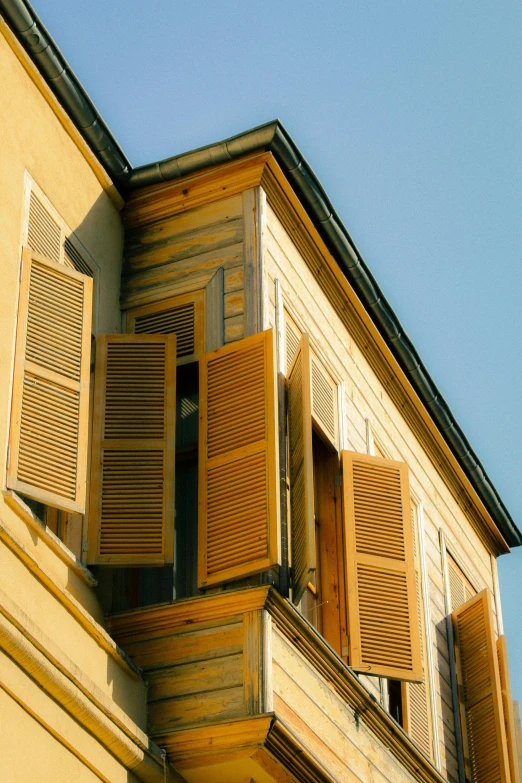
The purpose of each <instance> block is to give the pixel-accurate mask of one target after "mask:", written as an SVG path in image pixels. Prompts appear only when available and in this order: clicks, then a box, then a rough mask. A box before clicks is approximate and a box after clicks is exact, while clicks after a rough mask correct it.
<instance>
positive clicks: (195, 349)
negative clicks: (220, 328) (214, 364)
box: [127, 291, 205, 364]
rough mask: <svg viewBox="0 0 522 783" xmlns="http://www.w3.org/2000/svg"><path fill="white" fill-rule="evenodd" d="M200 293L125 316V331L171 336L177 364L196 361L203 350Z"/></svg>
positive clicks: (146, 307) (202, 308)
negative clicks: (173, 336) (173, 337)
mask: <svg viewBox="0 0 522 783" xmlns="http://www.w3.org/2000/svg"><path fill="white" fill-rule="evenodd" d="M204 305H205V302H204V293H203V291H196V292H194V293H192V294H186V295H182V296H177V297H173V298H172V299H167V300H166V301H163V302H155V303H154V304H150V305H144V306H143V307H139V308H136V309H133V310H130V311H129V312H128V313H127V331H129V332H134V333H135V334H175V335H176V354H177V359H178V364H185V363H187V362H192V361H195V360H196V359H198V358H199V357H200V356H201V354H202V353H203V351H204V334H205V323H204Z"/></svg>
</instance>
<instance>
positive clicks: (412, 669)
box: [342, 451, 422, 682]
mask: <svg viewBox="0 0 522 783" xmlns="http://www.w3.org/2000/svg"><path fill="white" fill-rule="evenodd" d="M342 466H343V516H344V525H345V547H346V572H347V594H348V598H347V603H348V636H349V662H350V666H351V667H352V668H354V669H356V670H358V671H362V672H366V673H367V674H373V675H379V676H381V677H390V678H392V679H396V680H409V681H413V682H422V663H421V654H420V635H419V625H418V616H417V608H416V596H415V568H414V558H413V541H412V531H411V522H410V499H409V491H408V468H407V466H406V465H405V464H404V463H402V462H394V461H393V460H390V459H383V458H381V457H371V456H368V455H366V454H357V453H355V452H351V451H343V452H342Z"/></svg>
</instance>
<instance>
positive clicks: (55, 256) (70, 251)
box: [7, 174, 97, 558]
mask: <svg viewBox="0 0 522 783" xmlns="http://www.w3.org/2000/svg"><path fill="white" fill-rule="evenodd" d="M25 190H26V195H27V199H26V217H25V220H24V227H23V236H22V241H23V244H24V245H26V246H27V248H28V249H30V250H31V251H33V253H32V254H31V253H29V252H27V253H26V254H25V255H26V262H25V265H24V264H23V263H22V276H23V279H22V280H21V290H20V307H19V319H18V337H17V354H16V355H17V364H16V366H15V379H14V383H15V387H16V393H15V394H16V396H14V397H13V400H14V401H15V403H16V401H18V402H20V400H19V396H20V387H19V386H18V385H17V384H18V381H19V379H20V373H21V372H22V370H21V369H20V367H21V363H22V361H23V360H22V354H23V352H24V351H25V350H28V351H29V354H31V351H33V349H34V342H35V340H36V341H39V342H42V343H43V338H42V333H45V339H46V341H47V348H46V350H47V358H46V359H45V360H44V359H43V354H41V355H40V358H39V360H37V361H36V364H37V365H38V366H39V368H40V370H39V371H40V373H41V372H46V371H49V370H50V369H51V371H52V369H53V368H54V369H58V364H59V363H58V361H56V362H53V359H52V352H53V351H54V350H55V348H56V345H57V344H58V343H59V344H60V348H61V351H62V354H63V355H62V357H61V360H62V364H61V367H62V369H63V368H64V367H65V365H64V360H66V361H68V359H67V358H66V357H69V358H70V355H71V350H72V351H73V353H75V352H76V353H77V347H74V346H72V344H71V339H70V338H71V336H72V334H73V332H72V331H71V332H69V333H68V335H67V337H68V338H69V343H67V341H65V340H64V339H63V334H62V336H61V337H60V336H59V330H60V324H61V325H62V327H63V326H64V320H63V318H68V319H69V321H68V323H69V326H70V325H71V323H72V322H73V321H74V322H76V321H75V318H76V316H75V314H74V313H73V298H74V294H73V293H72V288H71V286H73V285H74V284H73V283H71V280H70V279H69V278H68V277H67V272H66V270H67V269H70V270H75V271H76V272H79V273H80V274H81V275H85V276H87V277H89V278H91V279H92V284H91V286H90V289H88V288H87V287H85V292H86V293H85V297H84V299H83V303H82V306H84V307H85V308H88V310H89V312H88V313H87V312H86V313H85V316H86V319H85V321H84V320H83V319H81V320H82V323H83V325H84V326H85V325H86V324H87V318H89V319H90V318H91V317H92V300H93V288H94V286H95V285H96V274H97V269H96V265H95V263H94V261H93V260H92V258H91V257H90V256H89V254H88V252H87V251H86V249H85V248H84V247H83V246H82V245H81V243H80V242H79V240H78V238H77V237H76V235H75V234H74V233H73V232H72V231H71V230H70V228H69V227H68V226H67V224H66V223H65V221H64V220H63V219H62V217H61V216H60V215H59V214H58V212H57V211H56V210H55V209H54V207H53V205H52V204H51V203H50V201H49V200H48V199H47V197H46V196H45V194H44V193H43V192H42V191H41V190H40V188H39V187H38V185H36V183H34V182H33V181H32V179H31V177H30V176H29V175H28V174H26V176H25ZM35 254H37V255H38V256H39V257H40V258H39V261H38V263H37V264H36V266H35V267H34V269H33V268H32V263H33V260H34V259H36V255H35ZM33 256H34V259H33ZM29 259H31V260H29ZM46 259H48V260H49V261H51V263H52V262H54V263H55V264H57V265H58V267H57V268H56V269H55V274H58V278H59V279H60V283H59V286H60V287H61V289H62V293H61V295H60V294H58V291H54V292H53V294H54V298H55V301H54V304H53V303H52V302H51V300H50V299H49V302H46V295H45V294H43V290H44V288H45V285H47V284H48V283H49V282H50V281H51V279H54V278H52V273H51V272H50V271H49V270H50V266H49V265H48V266H47V267H46V269H47V272H45V271H44V267H45V262H46ZM31 270H32V271H31ZM61 273H63V274H61ZM43 278H46V279H47V282H46V283H45V282H44V279H43ZM72 279H74V275H73V276H72ZM76 280H78V278H76ZM51 285H54V283H52V284H51ZM37 291H38V292H39V293H38V294H36V292H37ZM29 296H31V298H32V301H33V306H32V307H31V308H28V307H27V305H26V303H24V302H25V299H26V298H28V297H29ZM59 296H62V297H63V296H65V297H66V299H68V301H67V302H66V304H65V309H64V310H63V312H62V316H63V318H62V320H61V321H60V320H59V319H56V318H55V317H54V316H53V315H52V312H53V311H52V310H51V308H52V307H54V308H56V306H58V307H59V308H62V307H64V303H63V301H62V302H60V303H58V301H57V297H59ZM36 297H37V298H38V302H37V300H36ZM71 297H72V298H71ZM36 302H37V303H36ZM48 305H49V309H50V313H49V318H48V321H47V323H44V320H45V318H46V310H47V307H48ZM54 312H55V311H54ZM42 318H43V319H44V320H42ZM71 319H72V320H71ZM76 323H77V324H78V322H76ZM64 328H65V331H68V327H64ZM82 339H86V334H84V337H83V338H82ZM89 339H90V336H89ZM53 341H57V342H56V343H53ZM24 343H25V347H24ZM31 343H33V348H31ZM80 350H81V351H82V352H83V354H84V355H85V357H87V356H88V354H89V351H88V350H87V347H86V345H83V346H82V347H81V349H80ZM33 359H34V356H33ZM31 361H32V359H31V358H30V356H29V362H31ZM33 369H35V368H34V367H33ZM82 372H83V371H82ZM66 374H67V371H66ZM30 377H31V378H32V376H31V375H30V373H29V374H28V376H27V377H26V379H25V381H24V383H23V384H22V386H23V387H24V388H25V390H26V398H25V406H24V409H23V416H24V418H23V421H21V422H20V425H21V427H22V430H23V432H24V433H26V435H27V433H28V432H29V430H30V431H31V432H32V434H33V439H34V441H35V442H34V444H33V446H34V448H39V447H37V446H36V432H37V431H36V429H35V422H34V421H32V419H31V416H30V415H29V410H30V408H31V397H30V394H29V387H30V385H31V384H33V385H34V389H33V392H34V393H36V385H39V389H38V393H43V388H42V385H41V384H42V378H41V377H40V380H39V381H38V382H36V381H35V379H34V378H32V380H29V378H30ZM48 380H49V379H48ZM81 383H82V385H85V373H84V375H83V378H82V381H81ZM35 384H36V385H35ZM87 385H88V384H87ZM53 388H54V387H53V386H52V382H51V385H50V386H48V387H47V392H46V393H45V394H47V395H48V394H50V393H52V392H51V390H52V389H53ZM54 392H55V393H56V389H55V390H54ZM62 395H63V387H62ZM46 399H47V403H48V404H49V401H50V400H49V398H48V397H46ZM64 399H65V398H63V396H62V403H63V404H66V403H64ZM39 404H40V403H39ZM15 409H17V405H16V404H15ZM18 413H20V411H18ZM33 413H34V410H33ZM69 413H70V411H69ZM55 414H56V411H55ZM13 415H17V413H16V410H15V411H14V412H13ZM56 415H57V414H56ZM42 416H43V418H44V419H45V412H44V411H43V409H42ZM78 416H79V418H80V419H81V421H82V425H81V427H82V429H83V428H84V420H85V411H84V407H83V402H82V410H81V411H79V412H78ZM55 424H56V421H55ZM17 426H18V425H16V426H15V425H13V427H14V429H13V427H12V430H11V431H12V432H13V431H14V432H18V430H17ZM40 427H41V422H40ZM54 437H55V446H56V437H57V436H56V433H55V434H54ZM74 437H75V438H77V439H78V449H79V450H78V452H77V453H78V455H79V456H81V455H82V454H83V453H84V450H85V448H86V443H85V442H84V440H85V438H84V435H83V433H82V432H80V433H77V434H76V435H74ZM18 441H20V443H19V442H18ZM12 445H13V448H12V449H11V448H10V454H9V476H8V481H7V484H8V486H9V487H10V488H13V489H16V491H17V492H18V494H20V495H21V496H22V498H23V500H24V501H25V502H26V503H27V505H28V506H29V507H30V508H31V510H32V511H33V513H34V514H35V515H36V516H37V517H38V518H39V519H40V521H42V522H44V523H45V524H46V525H47V527H48V528H49V529H50V530H52V532H53V533H55V534H56V535H58V536H59V537H60V538H62V539H63V540H64V541H65V542H66V544H67V546H68V547H69V548H70V549H71V550H72V551H73V552H74V554H75V555H76V556H77V557H78V558H80V556H81V549H82V534H83V532H82V527H83V517H82V514H83V510H82V511H81V513H79V512H78V509H79V508H80V507H81V508H82V509H83V503H82V502H80V503H76V511H74V510H71V508H72V506H71V504H70V503H68V504H67V508H65V507H64V505H63V504H64V500H65V498H64V495H63V492H62V493H60V491H59V490H58V482H57V483H56V484H53V486H52V489H51V494H50V495H49V494H47V495H46V496H45V497H44V496H43V495H42V490H43V488H44V484H45V480H44V471H45V470H46V466H45V465H44V464H43V463H42V464H40V465H39V466H38V468H36V466H35V465H33V472H32V474H31V478H30V479H29V480H27V479H28V475H25V481H22V476H23V469H22V465H21V464H20V465H19V468H21V471H19V475H18V478H17V477H16V475H15V474H16V472H17V468H16V467H15V466H14V464H13V459H14V460H16V459H17V453H18V452H17V449H18V446H19V445H22V444H21V439H20V438H18V437H16V438H15V439H14V441H13V444H12ZM47 446H48V448H47V451H48V455H49V454H50V451H51V443H50V442H49V443H48V444H47ZM23 448H30V447H29V445H28V443H27V440H26V441H25V446H24V447H23ZM23 448H22V451H23ZM53 453H54V454H55V456H56V452H53ZM19 456H20V458H21V459H22V461H23V460H24V459H27V458H28V455H27V454H26V456H25V457H24V456H23V454H22V452H21V453H20V455H19ZM62 456H63V455H62ZM42 457H43V455H42ZM62 468H63V469H64V468H65V465H64V464H62ZM77 468H78V469H79V473H78V475H81V473H82V467H81V463H80V462H79V463H78V464H77ZM56 469H57V465H56V463H53V462H52V461H51V463H49V464H48V465H47V470H48V471H51V473H52V471H53V470H56ZM69 470H71V467H70V468H69ZM36 473H38V476H37V477H36ZM26 474H27V470H26ZM69 478H70V476H69ZM32 482H33V483H32ZM24 483H25V485H26V486H25V488H24V487H23V486H22V484H24ZM51 483H52V482H51ZM15 485H16V487H15ZM36 485H38V486H36ZM62 489H63V488H62ZM49 491H50V485H49V483H47V492H48V493H49ZM35 492H36V495H37V496H38V497H36V495H35ZM77 499H81V492H80V493H79V494H78V496H77ZM68 500H69V501H70V500H71V498H70V497H69V498H68ZM58 502H61V504H62V505H61V509H58V508H56V504H57V503H58ZM53 504H55V505H53Z"/></svg>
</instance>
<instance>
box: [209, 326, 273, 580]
mask: <svg viewBox="0 0 522 783" xmlns="http://www.w3.org/2000/svg"><path fill="white" fill-rule="evenodd" d="M276 400H277V397H276V367H275V341H274V334H273V332H272V330H268V331H266V332H261V333H259V334H255V335H253V336H252V337H247V338H246V339H244V340H240V341H238V342H235V343H232V344H230V345H225V346H223V347H222V348H219V349H218V350H216V351H211V352H210V353H207V354H205V355H204V356H203V357H202V358H201V360H200V434H199V449H200V450H199V456H200V463H199V464H200V470H199V497H200V506H199V584H200V586H201V587H206V586H208V585H212V584H217V583H220V582H225V581H229V580H233V579H238V578H240V577H243V576H248V575H249V574H255V573H258V572H260V571H264V570H266V569H268V568H270V567H271V566H273V565H276V564H277V563H278V562H279V530H278V513H279V481H278V478H279V477H278V455H277V442H278V438H277V416H276V410H277V409H276Z"/></svg>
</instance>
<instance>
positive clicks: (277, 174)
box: [261, 160, 508, 554]
mask: <svg viewBox="0 0 522 783" xmlns="http://www.w3.org/2000/svg"><path fill="white" fill-rule="evenodd" d="M261 185H262V187H263V189H264V190H265V192H266V196H267V203H268V210H267V228H266V232H265V236H266V252H267V254H268V255H270V254H272V255H273V254H274V253H275V256H276V257H279V258H280V257H281V254H282V245H283V246H284V247H285V248H287V247H288V245H290V244H291V245H292V247H293V251H294V254H295V252H296V251H297V253H298V254H299V256H300V258H301V261H304V262H305V264H306V267H307V269H308V270H309V271H310V272H311V274H312V275H313V277H314V278H315V280H316V281H317V283H318V285H319V286H320V288H321V289H322V291H324V293H325V295H326V297H327V298H328V300H329V302H330V303H331V305H332V307H333V309H334V310H335V313H336V314H337V316H338V317H339V319H340V320H341V321H342V323H343V325H344V326H345V327H346V330H347V332H348V334H349V335H350V338H351V339H353V341H354V342H355V343H356V345H357V346H358V348H359V349H360V350H361V351H362V352H363V354H364V357H365V359H366V360H367V361H368V363H369V365H370V368H371V370H372V371H373V372H374V373H375V375H376V376H377V378H378V380H379V381H380V383H381V384H382V386H383V389H384V391H385V392H386V393H387V394H388V395H389V396H390V398H391V400H392V402H393V404H394V405H395V406H396V407H397V409H398V410H399V411H400V412H401V415H402V416H403V417H404V421H405V422H406V423H407V425H408V426H409V427H410V428H411V430H412V432H413V434H414V435H415V436H416V438H417V439H418V441H419V443H420V445H421V446H422V448H423V449H424V450H425V452H426V454H427V455H428V456H429V458H430V460H431V463H432V464H433V466H434V467H435V469H436V470H437V471H438V472H439V473H440V475H441V476H442V478H443V480H444V482H445V483H446V485H447V487H448V488H449V490H450V492H451V493H452V495H453V497H454V499H455V500H456V502H457V503H458V504H459V506H460V507H461V509H462V510H463V511H464V513H465V514H466V515H467V516H468V518H469V519H470V521H471V523H472V525H473V527H474V529H475V531H476V532H477V534H478V535H479V536H480V538H481V541H482V543H483V544H484V545H485V546H486V548H487V549H488V550H489V551H490V552H492V553H494V554H500V553H502V552H506V551H508V550H507V545H506V543H505V541H504V539H503V537H502V535H501V534H500V532H499V530H498V528H497V527H496V525H495V524H494V522H493V520H492V519H491V518H490V517H489V515H488V512H487V510H486V508H485V507H484V505H483V504H482V501H481V500H480V498H479V497H478V495H477V494H476V492H475V491H474V489H473V488H472V486H471V484H470V482H469V480H468V479H467V478H466V476H465V474H464V472H463V471H462V469H461V468H460V466H459V465H458V462H457V460H456V458H455V457H454V455H453V454H452V452H451V450H450V448H449V446H448V445H447V443H446V442H445V440H444V439H443V436H442V435H441V433H440V431H439V430H438V428H437V426H436V425H435V424H434V422H433V420H432V419H431V416H430V414H429V413H428V412H427V410H426V409H425V407H424V406H423V404H422V403H421V402H420V400H419V398H418V396H417V394H416V392H415V391H414V389H413V387H412V386H411V384H410V382H409V380H408V378H407V377H406V375H405V373H404V372H403V371H402V370H401V368H400V367H399V365H398V363H397V361H396V360H395V359H394V357H393V356H392V354H391V352H390V350H389V348H388V347H387V346H386V344H385V343H384V340H383V339H382V337H381V336H380V334H379V333H378V331H377V328H376V327H375V325H374V324H373V322H372V320H371V318H370V316H369V314H368V313H367V312H366V310H365V309H364V307H363V305H362V304H361V302H360V300H359V298H358V297H357V295H356V294H355V292H354V291H353V289H352V288H351V286H350V284H349V283H348V281H347V279H346V277H345V276H344V274H343V272H342V271H341V268H340V267H339V266H338V264H337V262H336V261H335V259H334V258H333V256H332V254H331V253H330V252H329V251H328V249H327V247H326V245H325V243H324V242H323V240H322V239H321V237H320V236H319V234H318V232H317V230H316V229H315V227H314V226H313V225H312V223H311V221H310V219H309V218H308V216H307V215H306V212H305V210H304V208H303V206H302V204H301V203H300V202H299V199H298V198H297V196H296V195H295V193H294V192H293V191H292V189H291V188H290V186H289V185H288V182H287V181H286V179H285V177H284V175H283V173H282V171H281V170H280V168H279V166H278V164H277V163H276V162H275V161H274V160H270V161H269V163H268V165H267V166H266V167H265V169H264V171H263V177H262V180H261ZM274 216H275V220H274ZM278 224H279V225H280V226H281V227H282V229H283V230H278V229H279V226H278ZM281 235H284V236H283V237H282V236H281ZM287 255H288V253H287ZM284 263H286V259H285V260H284ZM288 337H289V338H290V342H291V341H292V335H287V338H288Z"/></svg>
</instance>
